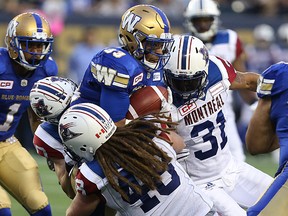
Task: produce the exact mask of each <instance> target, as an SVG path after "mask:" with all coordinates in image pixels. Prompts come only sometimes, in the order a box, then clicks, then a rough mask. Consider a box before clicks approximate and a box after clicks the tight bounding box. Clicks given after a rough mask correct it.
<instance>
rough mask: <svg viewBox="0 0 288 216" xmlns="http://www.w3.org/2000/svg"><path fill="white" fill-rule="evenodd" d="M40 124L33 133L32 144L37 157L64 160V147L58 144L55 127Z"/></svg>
mask: <svg viewBox="0 0 288 216" xmlns="http://www.w3.org/2000/svg"><path fill="white" fill-rule="evenodd" d="M49 126H50V124H48V123H42V124H41V125H39V126H38V128H37V129H36V131H35V134H34V138H33V144H34V147H35V149H36V152H37V154H38V155H40V156H42V157H46V158H51V157H53V158H58V159H64V155H65V152H64V147H63V145H62V144H61V142H60V140H59V139H60V138H59V139H57V138H56V137H59V135H58V129H57V127H54V126H52V127H49Z"/></svg>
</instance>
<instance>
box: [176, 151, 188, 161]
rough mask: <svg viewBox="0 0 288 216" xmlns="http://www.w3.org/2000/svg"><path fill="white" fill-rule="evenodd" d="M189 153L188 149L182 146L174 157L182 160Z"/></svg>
mask: <svg viewBox="0 0 288 216" xmlns="http://www.w3.org/2000/svg"><path fill="white" fill-rule="evenodd" d="M189 155H190V151H189V149H186V148H184V149H183V150H182V151H181V152H178V153H177V154H176V158H177V161H178V162H181V161H184V160H185V159H186V158H188V156H189Z"/></svg>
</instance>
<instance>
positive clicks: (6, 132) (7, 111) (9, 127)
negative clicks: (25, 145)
mask: <svg viewBox="0 0 288 216" xmlns="http://www.w3.org/2000/svg"><path fill="white" fill-rule="evenodd" d="M11 61H12V60H11V59H10V57H9V54H8V51H7V49H5V48H0V104H1V105H0V107H1V109H0V141H2V140H5V139H7V138H9V137H11V136H12V135H13V134H14V133H15V130H16V128H17V126H18V124H19V121H20V119H21V117H22V114H23V113H24V112H25V111H26V110H27V108H28V107H29V106H30V102H29V94H30V90H31V88H32V87H33V85H34V83H35V82H36V81H38V80H40V79H42V78H44V77H47V76H55V75H57V73H58V68H57V65H56V63H55V61H54V60H52V59H51V58H49V59H48V60H47V62H46V63H45V65H44V66H43V67H39V68H37V69H35V72H34V73H33V75H32V76H30V77H28V78H22V77H20V76H19V75H17V74H16V73H15V71H14V69H13V66H12V64H11Z"/></svg>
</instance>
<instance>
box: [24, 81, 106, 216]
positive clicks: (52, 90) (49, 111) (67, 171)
mask: <svg viewBox="0 0 288 216" xmlns="http://www.w3.org/2000/svg"><path fill="white" fill-rule="evenodd" d="M76 88H77V85H76V84H75V83H74V82H73V81H72V80H70V79H67V78H61V77H57V76H51V77H46V78H44V79H41V80H39V81H38V82H36V83H35V84H34V86H33V88H32V89H31V92H30V104H31V107H32V109H33V111H34V112H35V113H36V114H37V116H38V117H40V118H41V119H42V120H44V122H43V123H41V124H40V125H39V126H38V127H37V129H36V131H35V134H34V138H33V144H34V146H35V149H36V152H37V154H39V155H40V156H42V157H45V158H47V162H48V165H49V168H50V169H51V170H52V171H55V173H56V175H57V178H58V181H59V184H60V185H61V187H62V190H63V191H64V192H65V193H66V195H67V196H68V197H69V198H71V199H73V198H74V196H75V191H76V189H75V181H74V177H75V174H76V173H77V170H78V167H79V166H80V165H81V163H82V161H81V160H80V159H78V157H75V155H71V154H69V153H68V152H67V151H66V150H65V149H64V146H63V144H62V141H61V139H60V137H59V135H58V123H59V119H60V117H61V115H62V114H63V113H64V111H65V110H66V109H68V107H69V105H70V102H71V98H72V96H73V93H74V91H75V90H76ZM104 207H105V204H104V203H103V204H102V205H99V207H98V208H97V209H96V210H95V212H93V214H92V215H98V216H100V215H109V212H110V209H107V211H106V214H105V208H104Z"/></svg>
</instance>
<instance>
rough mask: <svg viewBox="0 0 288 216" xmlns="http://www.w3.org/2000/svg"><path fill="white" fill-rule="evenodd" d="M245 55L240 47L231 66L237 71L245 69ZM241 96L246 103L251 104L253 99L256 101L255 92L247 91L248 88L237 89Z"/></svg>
mask: <svg viewBox="0 0 288 216" xmlns="http://www.w3.org/2000/svg"><path fill="white" fill-rule="evenodd" d="M246 59H247V56H246V53H245V52H244V50H243V49H242V51H241V53H240V54H239V55H238V56H237V58H236V59H235V60H234V62H233V63H232V65H233V67H234V68H235V69H236V70H237V71H246V66H245V62H246ZM238 92H239V94H240V96H241V98H242V99H243V100H244V101H245V102H246V103H247V104H250V105H251V104H253V103H254V102H255V101H257V99H258V98H257V95H256V93H255V92H252V91H249V90H241V89H240V90H239V91H238Z"/></svg>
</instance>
